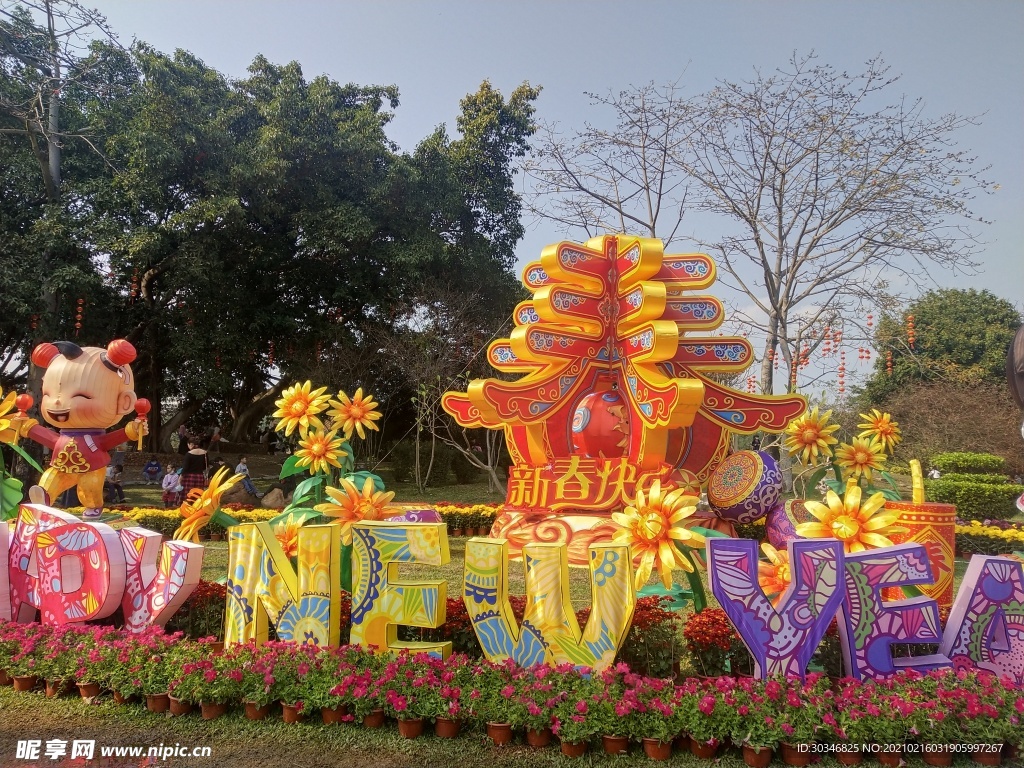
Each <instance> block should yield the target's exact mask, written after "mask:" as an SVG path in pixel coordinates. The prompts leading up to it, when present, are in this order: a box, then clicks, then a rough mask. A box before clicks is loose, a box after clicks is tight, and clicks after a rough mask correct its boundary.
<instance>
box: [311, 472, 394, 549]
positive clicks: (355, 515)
mask: <svg viewBox="0 0 1024 768" xmlns="http://www.w3.org/2000/svg"><path fill="white" fill-rule="evenodd" d="M327 495H328V496H330V497H331V498H332V499H334V502H335V503H333V504H331V503H325V504H317V505H316V506H315V507H314V509H315V510H316V511H317V512H320V513H322V514H324V515H326V516H327V517H329V518H330V523H331V524H333V525H339V526H341V542H342V543H343V544H351V543H352V525H353V523H358V522H360V521H362V520H384V519H386V518H388V517H391V516H393V515H397V514H401V511H402V510H401V509H399V508H398V507H392V506H389V503H390V501H391V500H392V499H393V498H395V492H394V491H375V490H374V488H373V478H372V477H368V478H366V481H365V482H364V483H363V489H362V493H360V492H359V491H358V490H357V489H356V486H355V483H353V482H352V481H351V480H349V479H347V478H342V479H341V488H327Z"/></svg>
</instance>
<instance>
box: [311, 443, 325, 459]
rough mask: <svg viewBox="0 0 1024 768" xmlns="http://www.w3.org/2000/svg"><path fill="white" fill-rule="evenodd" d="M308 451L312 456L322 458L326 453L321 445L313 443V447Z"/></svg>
mask: <svg viewBox="0 0 1024 768" xmlns="http://www.w3.org/2000/svg"><path fill="white" fill-rule="evenodd" d="M309 450H310V452H311V453H312V454H313V455H314V456H323V455H324V453H325V452H326V449H325V447H324V444H323V443H313V446H312V447H311V448H310V449H309Z"/></svg>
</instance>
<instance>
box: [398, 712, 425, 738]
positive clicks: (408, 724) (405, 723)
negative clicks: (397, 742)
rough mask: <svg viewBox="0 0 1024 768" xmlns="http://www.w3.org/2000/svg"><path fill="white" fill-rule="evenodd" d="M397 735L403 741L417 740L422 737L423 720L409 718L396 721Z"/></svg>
mask: <svg viewBox="0 0 1024 768" xmlns="http://www.w3.org/2000/svg"><path fill="white" fill-rule="evenodd" d="M398 735H399V736H401V737H402V738H403V739H418V738H419V737H420V736H422V735H423V718H422V717H410V718H407V719H401V718H400V719H399V720H398Z"/></svg>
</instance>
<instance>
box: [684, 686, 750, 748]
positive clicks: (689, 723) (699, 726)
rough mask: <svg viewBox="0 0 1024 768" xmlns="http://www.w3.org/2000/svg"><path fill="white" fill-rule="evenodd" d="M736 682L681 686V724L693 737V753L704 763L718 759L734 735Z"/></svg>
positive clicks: (691, 745) (691, 746) (691, 740)
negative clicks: (724, 746)
mask: <svg viewBox="0 0 1024 768" xmlns="http://www.w3.org/2000/svg"><path fill="white" fill-rule="evenodd" d="M735 688H736V681H735V680H734V679H733V678H731V677H718V678H715V679H712V680H704V681H698V680H687V681H685V682H684V683H683V685H682V686H681V689H682V691H681V696H680V697H679V699H678V704H677V706H678V708H679V709H680V710H681V724H682V725H684V726H685V728H686V732H687V733H689V734H690V751H691V752H692V753H693V754H694V755H695V756H696V757H699V758H701V759H704V760H710V759H712V758H713V757H714V756H715V753H716V752H717V750H718V748H719V747H720V746H721V744H722V742H723V741H725V739H726V738H728V736H729V734H731V733H732V730H733V727H734V722H735V717H736V700H735V694H734V691H735Z"/></svg>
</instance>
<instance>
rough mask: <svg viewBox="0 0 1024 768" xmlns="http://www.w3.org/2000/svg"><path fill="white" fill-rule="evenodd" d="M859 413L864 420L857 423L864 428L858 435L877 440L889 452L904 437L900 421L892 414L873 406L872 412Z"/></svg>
mask: <svg viewBox="0 0 1024 768" xmlns="http://www.w3.org/2000/svg"><path fill="white" fill-rule="evenodd" d="M859 415H860V417H861V418H862V419H864V422H863V423H861V424H858V425H857V426H858V427H860V428H861V429H862V430H863V431H862V432H861V433H860V435H858V437H866V438H868V439H870V440H876V441H877V442H879V443H881V445H882V447H883V448H884V449H885V451H886V452H887V453H892V450H893V448H895V447H896V443H898V442H899V441H900V440H902V439H903V435H902V434H900V425H899V422H896V421H893V418H892V414H890V413H882V412H881V411H879V410H878V409H877V408H872V409H871V413H870V414H867V413H862V414H859Z"/></svg>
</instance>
